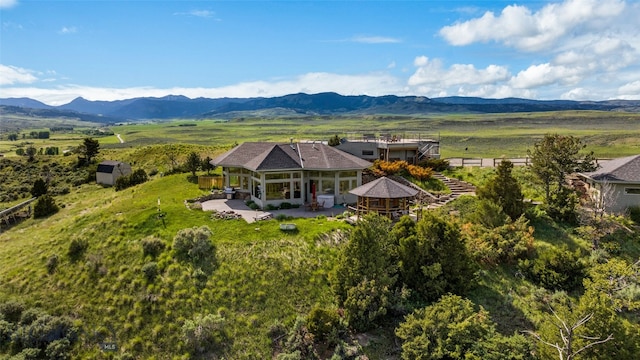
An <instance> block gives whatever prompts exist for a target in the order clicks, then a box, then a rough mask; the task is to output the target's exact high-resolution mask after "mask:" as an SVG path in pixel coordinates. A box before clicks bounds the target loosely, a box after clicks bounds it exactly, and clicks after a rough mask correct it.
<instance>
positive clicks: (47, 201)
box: [33, 194, 59, 218]
mask: <svg viewBox="0 0 640 360" xmlns="http://www.w3.org/2000/svg"><path fill="white" fill-rule="evenodd" d="M58 210H59V208H58V205H56V201H55V200H54V199H53V197H52V196H50V195H46V194H45V195H42V196H40V198H39V199H38V200H37V201H36V204H35V205H34V206H33V217H34V218H43V217H47V216H49V215H53V214H55V213H57V212H58Z"/></svg>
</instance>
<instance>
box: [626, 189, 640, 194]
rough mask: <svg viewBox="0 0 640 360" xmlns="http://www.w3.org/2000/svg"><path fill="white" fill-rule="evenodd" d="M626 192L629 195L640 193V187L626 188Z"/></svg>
mask: <svg viewBox="0 0 640 360" xmlns="http://www.w3.org/2000/svg"><path fill="white" fill-rule="evenodd" d="M624 193H625V194H627V195H640V188H624Z"/></svg>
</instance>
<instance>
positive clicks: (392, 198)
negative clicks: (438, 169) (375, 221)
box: [349, 177, 418, 220]
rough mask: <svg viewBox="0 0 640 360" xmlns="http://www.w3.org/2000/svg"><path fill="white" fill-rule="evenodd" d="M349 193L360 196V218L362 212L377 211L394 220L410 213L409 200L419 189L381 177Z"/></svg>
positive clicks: (357, 208)
mask: <svg viewBox="0 0 640 360" xmlns="http://www.w3.org/2000/svg"><path fill="white" fill-rule="evenodd" d="M349 193H351V194H353V195H356V196H357V197H358V202H357V204H356V208H355V211H356V215H357V216H358V218H359V217H360V215H361V214H368V213H371V212H375V213H378V214H380V215H385V216H387V217H389V218H390V219H392V220H394V219H397V218H399V217H400V216H402V215H407V214H409V200H411V199H412V198H414V197H415V196H416V195H417V194H418V190H417V189H414V188H411V187H409V186H406V185H403V184H400V183H399V182H397V181H394V180H391V179H389V178H387V177H381V178H378V179H376V180H374V181H371V182H369V183H366V184H364V185H362V186H359V187H357V188H355V189H353V190H351V191H349Z"/></svg>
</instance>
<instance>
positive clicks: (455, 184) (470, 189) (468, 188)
mask: <svg viewBox="0 0 640 360" xmlns="http://www.w3.org/2000/svg"><path fill="white" fill-rule="evenodd" d="M433 177H434V178H436V179H438V180H440V181H442V182H443V183H444V184H445V185H446V186H447V187H448V188H449V190H451V194H447V195H439V196H436V198H435V201H434V202H432V203H430V204H429V205H428V206H427V209H437V208H439V207H441V206H443V205H445V204H447V203H449V202H450V201H452V200H454V199H457V198H458V197H459V196H460V195H475V193H476V187H475V186H473V185H472V184H469V183H468V182H466V181H462V180H458V179H455V178H449V177H446V176H444V175H442V174H441V173H438V172H435V173H433Z"/></svg>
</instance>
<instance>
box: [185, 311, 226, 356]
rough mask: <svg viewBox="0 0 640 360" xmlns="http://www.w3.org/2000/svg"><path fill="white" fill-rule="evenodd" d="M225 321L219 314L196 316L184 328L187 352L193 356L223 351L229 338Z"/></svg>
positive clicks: (187, 321)
mask: <svg viewBox="0 0 640 360" xmlns="http://www.w3.org/2000/svg"><path fill="white" fill-rule="evenodd" d="M225 323H226V321H225V319H224V318H223V317H222V316H221V315H219V314H207V315H204V316H203V315H196V317H195V318H194V319H193V320H186V321H185V323H184V325H183V326H182V337H183V341H184V345H185V347H186V350H187V351H188V352H190V353H192V354H196V355H198V354H204V353H211V352H216V351H219V350H221V348H222V345H223V344H224V343H225V340H226V338H227V336H226V333H225Z"/></svg>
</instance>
